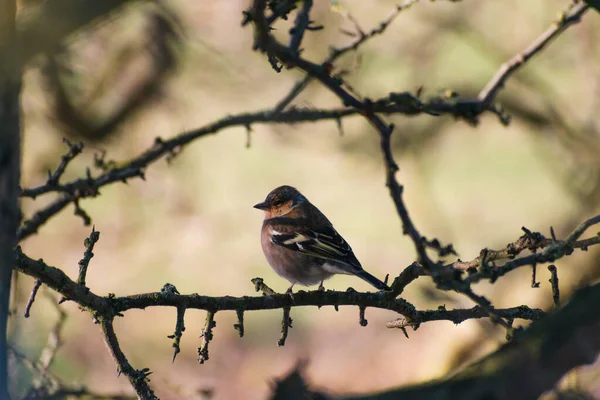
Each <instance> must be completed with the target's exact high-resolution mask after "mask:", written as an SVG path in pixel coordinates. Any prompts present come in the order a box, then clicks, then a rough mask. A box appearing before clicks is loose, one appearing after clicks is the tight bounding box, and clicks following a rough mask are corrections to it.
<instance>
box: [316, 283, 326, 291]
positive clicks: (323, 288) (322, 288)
mask: <svg viewBox="0 0 600 400" xmlns="http://www.w3.org/2000/svg"><path fill="white" fill-rule="evenodd" d="M317 290H318V291H319V292H324V291H325V287H324V286H323V281H321V283H319V289H317Z"/></svg>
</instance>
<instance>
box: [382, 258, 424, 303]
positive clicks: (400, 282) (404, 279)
mask: <svg viewBox="0 0 600 400" xmlns="http://www.w3.org/2000/svg"><path fill="white" fill-rule="evenodd" d="M423 275H426V273H425V270H424V269H423V267H421V266H420V265H419V264H418V263H412V264H411V265H409V266H408V267H406V268H405V269H404V271H402V273H401V274H400V275H398V276H397V277H396V278H395V279H394V282H392V286H391V289H392V290H391V292H390V296H393V297H398V296H400V295H401V294H402V292H403V291H404V288H405V287H406V286H408V285H409V284H410V283H411V282H413V281H414V280H416V279H417V278H419V277H420V276H423Z"/></svg>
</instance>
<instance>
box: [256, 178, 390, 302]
mask: <svg viewBox="0 0 600 400" xmlns="http://www.w3.org/2000/svg"><path fill="white" fill-rule="evenodd" d="M254 208H257V209H259V210H264V211H265V219H264V221H263V225H262V231H261V244H262V248H263V252H264V253H265V257H266V258H267V261H268V262H269V264H270V265H271V267H272V268H273V269H274V270H275V272H276V273H277V274H278V275H279V276H281V277H283V278H285V279H287V280H288V281H290V283H291V284H292V285H291V286H290V287H289V289H288V290H287V292H286V293H288V294H291V293H292V288H293V287H294V285H295V284H296V283H298V284H300V285H304V286H310V285H314V284H316V283H319V282H320V285H319V290H323V281H324V280H325V279H328V278H330V277H331V276H332V275H335V274H347V275H356V276H358V277H360V278H362V279H364V280H365V281H367V282H369V283H370V284H371V285H373V286H374V287H375V288H377V289H379V290H390V288H389V287H388V286H387V285H386V284H385V283H383V282H381V281H380V280H379V279H377V278H375V277H374V276H373V275H371V274H369V273H368V272H367V271H365V270H364V269H363V268H362V266H361V265H360V262H358V260H357V259H356V256H355V255H354V253H353V252H352V249H351V248H350V245H348V243H347V242H346V241H345V240H344V238H343V237H341V236H340V235H339V234H338V233H337V232H336V230H335V229H334V228H333V225H332V224H331V222H329V220H328V219H327V217H326V216H325V215H323V213H322V212H321V211H319V209H318V208H317V207H315V206H314V205H312V204H311V202H310V201H308V199H307V198H306V197H304V196H303V195H302V194H301V193H300V192H299V191H298V190H296V189H295V188H293V187H291V186H280V187H278V188H276V189H274V190H273V191H272V192H271V193H269V194H268V195H267V198H266V199H265V201H263V202H262V203H258V204H256V205H255V206H254Z"/></svg>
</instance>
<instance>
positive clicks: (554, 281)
mask: <svg viewBox="0 0 600 400" xmlns="http://www.w3.org/2000/svg"><path fill="white" fill-rule="evenodd" d="M548 271H550V274H551V276H550V280H549V282H550V285H551V286H552V300H553V301H554V307H559V306H560V291H559V289H558V271H557V270H556V266H555V265H554V264H552V265H549V266H548Z"/></svg>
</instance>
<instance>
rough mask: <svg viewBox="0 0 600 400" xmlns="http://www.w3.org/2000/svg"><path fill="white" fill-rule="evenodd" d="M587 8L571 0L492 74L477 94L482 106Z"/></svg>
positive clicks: (488, 102) (487, 104) (584, 4)
mask: <svg viewBox="0 0 600 400" xmlns="http://www.w3.org/2000/svg"><path fill="white" fill-rule="evenodd" d="M588 8H589V6H588V5H587V4H586V3H584V2H579V1H572V2H571V4H570V5H569V7H568V8H567V9H566V10H565V11H563V12H562V13H561V14H560V18H559V19H558V21H555V22H554V23H553V24H552V26H551V27H550V28H548V29H547V30H546V31H545V32H544V33H542V35H540V36H539V37H538V38H537V39H536V40H534V41H533V43H531V44H530V45H529V46H528V47H527V48H526V49H525V50H523V51H522V52H521V53H519V54H517V55H516V56H514V57H513V58H512V59H511V60H509V61H508V62H506V63H505V64H504V65H502V67H500V69H499V70H498V72H497V73H496V75H494V77H493V78H492V79H491V80H490V81H489V82H488V84H487V85H485V87H484V88H483V89H482V90H481V92H480V93H479V95H478V96H477V98H478V99H479V101H481V103H482V104H483V105H484V107H487V106H489V105H490V104H491V103H492V102H493V101H494V98H495V97H496V95H497V94H498V91H499V90H500V89H501V88H502V87H503V86H504V84H505V83H506V81H507V80H508V78H510V76H511V75H512V74H514V73H515V72H516V71H517V70H518V69H519V68H521V67H522V66H523V65H525V63H526V62H527V61H529V59H530V58H531V57H533V56H534V55H536V54H537V53H539V52H540V51H542V49H544V47H546V45H548V44H549V43H550V42H551V41H552V39H554V38H556V37H557V36H558V35H560V34H561V33H563V32H564V31H565V30H566V29H567V28H568V27H570V26H571V25H574V24H576V23H577V22H579V21H580V20H581V17H582V16H583V14H585V12H586V11H587V10H588Z"/></svg>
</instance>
